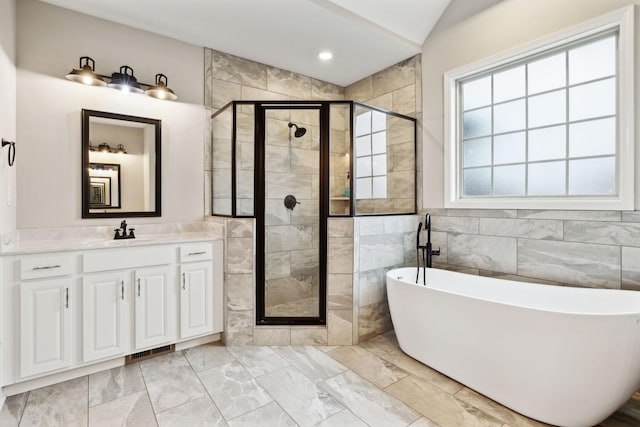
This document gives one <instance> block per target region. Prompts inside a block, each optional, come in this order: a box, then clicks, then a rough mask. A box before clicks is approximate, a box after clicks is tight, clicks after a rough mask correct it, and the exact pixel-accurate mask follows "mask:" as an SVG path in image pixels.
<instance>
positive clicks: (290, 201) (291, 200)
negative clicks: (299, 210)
mask: <svg viewBox="0 0 640 427" xmlns="http://www.w3.org/2000/svg"><path fill="white" fill-rule="evenodd" d="M299 204H300V202H299V201H297V200H296V196H294V195H291V194H288V195H287V196H286V197H285V198H284V207H285V208H287V209H290V210H293V208H295V207H296V205H299Z"/></svg>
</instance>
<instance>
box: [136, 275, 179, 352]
mask: <svg viewBox="0 0 640 427" xmlns="http://www.w3.org/2000/svg"><path fill="white" fill-rule="evenodd" d="M173 277H175V276H173ZM170 278H171V274H170V269H169V267H168V266H165V267H154V268H144V269H139V270H136V273H135V283H134V286H135V297H134V299H135V301H136V302H135V346H136V349H142V348H148V347H154V346H157V345H159V344H166V343H168V342H170V341H172V338H173V336H174V334H173V331H174V330H175V329H174V328H175V308H173V307H172V305H173V304H175V293H174V291H173V290H172V289H171V288H170V284H171V283H173V281H172V280H170ZM174 286H175V285H174Z"/></svg>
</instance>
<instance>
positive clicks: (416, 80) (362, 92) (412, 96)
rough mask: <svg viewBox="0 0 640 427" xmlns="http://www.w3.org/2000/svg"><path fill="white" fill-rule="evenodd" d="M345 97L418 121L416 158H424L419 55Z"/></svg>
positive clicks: (361, 83)
mask: <svg viewBox="0 0 640 427" xmlns="http://www.w3.org/2000/svg"><path fill="white" fill-rule="evenodd" d="M344 98H345V99H348V100H353V101H359V102H364V103H366V104H369V105H373V106H375V107H379V108H384V109H386V110H390V111H393V112H396V113H400V114H404V115H405V116H409V117H414V118H416V119H417V120H418V122H417V135H418V138H417V141H416V148H417V152H416V159H422V56H421V55H416V56H414V57H411V58H409V59H406V60H404V61H402V62H400V63H398V64H396V65H393V66H391V67H389V68H386V69H384V70H382V71H379V72H377V73H375V74H373V75H371V76H369V77H365V78H364V79H362V80H360V81H357V82H355V83H353V84H352V85H350V86H348V87H346V88H345V91H344ZM411 154H412V153H411ZM416 172H417V180H416V184H417V191H416V195H417V206H422V162H421V161H419V160H418V161H416Z"/></svg>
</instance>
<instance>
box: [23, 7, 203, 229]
mask: <svg viewBox="0 0 640 427" xmlns="http://www.w3.org/2000/svg"><path fill="white" fill-rule="evenodd" d="M85 55H87V56H91V57H92V58H93V59H94V60H95V61H96V71H97V72H98V73H100V74H111V73H112V72H114V71H117V70H118V69H119V67H120V66H121V65H129V66H131V67H132V68H133V69H134V71H135V75H136V77H137V78H138V80H139V81H142V82H145V83H152V82H153V79H154V76H155V74H156V73H164V74H166V75H167V76H168V78H169V86H170V87H171V88H172V89H174V91H175V92H176V94H177V95H178V97H179V99H178V101H177V102H168V101H160V100H156V99H153V98H150V97H147V96H141V95H124V94H122V93H119V92H117V91H114V90H111V89H108V88H100V87H89V86H84V85H80V84H77V83H74V82H70V81H68V80H66V79H65V78H64V76H65V75H66V74H67V73H68V72H69V71H70V70H71V69H72V68H78V60H79V58H80V56H85ZM203 60H204V59H203V49H202V48H200V47H197V46H193V45H189V44H186V43H182V42H178V41H176V40H173V39H169V38H166V37H162V36H159V35H155V34H152V33H148V32H145V31H140V30H136V29H133V28H130V27H126V26H123V25H120V24H115V23H112V22H108V21H104V20H100V19H96V18H93V17H89V16H87V15H83V14H79V13H76V12H72V11H68V10H65V9H61V8H58V7H55V6H51V5H49V4H46V3H42V2H39V1H36V0H20V1H19V2H18V7H17V61H18V62H17V66H18V70H17V88H18V89H17V90H18V99H17V134H18V138H19V139H20V142H21V143H22V144H21V146H20V151H19V158H20V165H19V168H18V172H17V181H18V182H17V198H18V205H17V216H18V218H17V226H18V228H32V227H68V226H86V225H103V224H105V225H106V224H113V223H116V222H118V223H119V219H95V220H83V219H81V203H82V199H81V190H80V188H81V166H80V165H81V142H82V141H81V115H80V114H81V113H80V112H81V110H82V109H83V108H86V109H92V110H100V111H108V112H114V113H120V114H128V115H135V116H142V117H149V118H153V119H160V120H162V197H163V199H162V217H161V218H145V219H144V220H143V219H139V220H137V222H138V223H140V222H143V221H144V222H145V223H148V222H165V223H168V222H183V221H197V220H201V219H202V218H203V213H204V202H203V191H204V188H203V172H202V171H203V169H204V129H205V120H206V113H205V110H204V107H203V105H202V103H203V90H202V88H203V86H204V71H203ZM16 163H18V162H17V161H16ZM130 222H131V223H132V224H134V222H135V220H133V221H130Z"/></svg>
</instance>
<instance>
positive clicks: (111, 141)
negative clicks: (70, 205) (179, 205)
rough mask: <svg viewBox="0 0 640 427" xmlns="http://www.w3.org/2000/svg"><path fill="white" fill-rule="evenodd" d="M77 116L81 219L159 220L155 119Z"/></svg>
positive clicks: (96, 114)
mask: <svg viewBox="0 0 640 427" xmlns="http://www.w3.org/2000/svg"><path fill="white" fill-rule="evenodd" d="M82 115H83V120H82V122H83V126H82V132H83V135H82V140H83V153H82V154H83V170H84V174H83V186H82V187H83V189H82V201H83V203H82V217H83V218H93V217H99V218H105V217H106V218H109V217H122V216H123V215H126V216H160V141H161V140H160V121H159V120H155V119H149V118H144V117H135V116H126V115H122V114H115V113H107V112H101V111H92V110H82Z"/></svg>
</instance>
